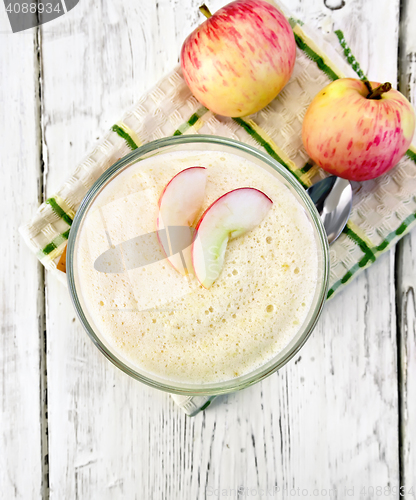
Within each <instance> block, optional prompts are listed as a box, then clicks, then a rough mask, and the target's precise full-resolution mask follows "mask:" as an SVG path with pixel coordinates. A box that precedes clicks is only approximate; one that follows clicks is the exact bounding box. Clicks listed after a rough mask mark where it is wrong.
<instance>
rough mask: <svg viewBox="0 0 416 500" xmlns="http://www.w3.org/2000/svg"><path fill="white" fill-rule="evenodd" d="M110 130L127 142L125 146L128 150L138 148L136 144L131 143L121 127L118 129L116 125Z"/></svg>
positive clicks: (129, 137) (131, 140)
mask: <svg viewBox="0 0 416 500" xmlns="http://www.w3.org/2000/svg"><path fill="white" fill-rule="evenodd" d="M111 130H112V131H113V132H115V133H116V134H118V135H119V136H120V137H121V138H123V139H124V140H125V141H126V142H127V145H128V146H129V148H130V149H137V148H138V146H137V144H136V143H135V142H134V141H133V139H132V138H131V136H130V135H129V134H128V133H127V132H126V131H125V130H123V129H122V128H121V127H119V126H118V125H113V126H112V127H111Z"/></svg>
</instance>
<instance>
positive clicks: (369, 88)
mask: <svg viewBox="0 0 416 500" xmlns="http://www.w3.org/2000/svg"><path fill="white" fill-rule="evenodd" d="M363 83H364V85H365V86H366V87H367V90H368V94H367V96H368V95H370V94H371V92H372V91H373V89H372V87H371V83H370V82H369V81H368V80H363Z"/></svg>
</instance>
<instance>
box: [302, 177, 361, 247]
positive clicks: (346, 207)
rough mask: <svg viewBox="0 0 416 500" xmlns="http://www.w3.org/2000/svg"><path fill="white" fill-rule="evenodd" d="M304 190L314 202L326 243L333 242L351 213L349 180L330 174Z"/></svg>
mask: <svg viewBox="0 0 416 500" xmlns="http://www.w3.org/2000/svg"><path fill="white" fill-rule="evenodd" d="M306 192H307V193H308V195H309V196H310V197H311V199H312V201H313V202H314V203H315V206H316V209H317V210H318V213H319V215H320V217H321V221H322V224H323V226H324V228H325V231H326V235H327V237H328V243H329V244H331V243H333V242H334V241H335V240H336V239H337V238H338V236H339V235H340V234H341V233H342V230H343V229H344V227H345V225H346V224H347V222H348V219H349V216H350V213H351V207H352V188H351V183H350V181H349V180H347V179H341V178H340V177H336V176H335V175H331V176H330V177H326V178H325V179H322V180H321V181H319V182H317V183H316V184H314V185H313V186H311V187H310V188H309V189H307V191H306Z"/></svg>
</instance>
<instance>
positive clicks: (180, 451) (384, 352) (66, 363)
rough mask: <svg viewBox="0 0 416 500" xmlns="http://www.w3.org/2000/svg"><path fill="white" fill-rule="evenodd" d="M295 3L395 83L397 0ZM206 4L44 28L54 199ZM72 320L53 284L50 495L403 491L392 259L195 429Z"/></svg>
mask: <svg viewBox="0 0 416 500" xmlns="http://www.w3.org/2000/svg"><path fill="white" fill-rule="evenodd" d="M225 3H226V2H225V1H215V2H210V5H209V6H210V8H211V9H212V10H213V11H214V10H216V8H218V7H220V6H221V5H223V4H225ZM335 3H336V2H335V1H332V2H327V4H328V5H331V6H334V5H335ZM341 3H342V2H341ZM287 4H288V6H289V7H290V8H292V10H294V11H295V14H297V16H298V17H300V18H301V19H303V20H304V21H305V22H307V23H308V24H311V25H313V26H320V25H321V26H328V25H329V24H330V22H329V20H328V17H327V16H328V15H331V16H332V18H333V19H334V20H335V21H336V23H337V27H339V28H341V29H343V31H344V33H345V36H346V39H347V40H348V41H349V42H350V45H351V48H352V50H353V52H354V53H355V54H356V56H357V58H358V59H359V61H360V62H361V64H362V67H363V69H364V71H366V72H368V74H369V75H370V76H371V78H374V79H380V80H384V79H389V80H393V81H396V79H397V67H396V61H397V47H398V16H399V1H398V0H394V1H391V0H379V1H377V2H376V1H375V0H371V1H368V2H362V1H360V0H350V1H349V2H347V3H346V5H344V6H343V7H342V8H340V9H338V10H331V9H329V8H326V7H324V6H323V3H322V2H321V1H320V0H313V1H310V2H302V1H301V0H296V1H293V2H290V5H289V2H287ZM198 5H199V2H197V1H196V0H192V1H191V0H186V1H182V2H179V1H173V0H171V1H167V0H166V1H159V2H158V3H153V2H148V1H145V0H142V1H137V0H136V1H135V2H133V1H132V0H129V1H126V2H123V3H122V4H117V3H111V4H110V3H109V2H106V3H96V2H93V1H92V0H84V1H83V2H80V4H79V5H78V6H77V7H76V8H75V9H74V10H72V11H71V12H70V13H69V14H68V15H66V16H64V17H62V18H60V19H58V20H56V21H54V22H53V23H50V24H47V25H45V26H44V27H42V29H41V30H42V67H43V96H44V101H43V114H42V127H43V136H44V150H43V151H44V160H45V165H46V169H47V182H46V186H45V187H46V191H47V193H48V194H52V193H53V191H54V190H55V189H56V188H57V187H58V186H59V185H60V183H61V182H62V181H63V179H64V178H65V177H66V176H67V174H68V173H69V172H70V171H71V170H72V169H73V167H74V165H76V164H77V163H78V162H79V161H80V160H81V159H82V157H83V156H84V154H85V153H86V152H87V151H88V150H89V149H90V148H91V146H92V145H93V143H94V141H95V139H97V138H98V137H100V136H102V135H103V133H104V132H105V131H106V130H107V129H108V128H109V127H110V126H111V125H112V124H113V123H114V122H115V121H117V120H118V119H119V117H120V116H121V114H122V112H123V111H124V110H126V109H127V108H128V107H129V106H130V105H131V104H132V103H133V102H135V101H136V100H138V98H139V97H140V95H141V94H142V93H143V92H144V91H145V90H146V89H148V88H150V87H151V86H152V85H153V84H154V83H155V82H156V81H157V80H158V79H159V78H160V77H161V76H163V74H165V73H166V72H167V71H169V70H170V69H171V68H172V66H173V65H174V64H176V62H177V60H178V55H179V50H180V46H181V44H182V41H183V40H184V38H185V37H186V35H187V34H188V33H189V32H190V31H191V30H192V29H193V28H194V27H195V26H196V25H197V24H198V22H200V21H201V17H200V16H199V15H198V12H197V7H198ZM410 253H411V249H410ZM413 282H414V280H413ZM74 316H75V314H74V311H73V309H72V306H71V304H70V301H69V297H68V292H67V291H66V290H65V289H64V288H63V287H62V285H61V284H60V283H58V282H56V281H55V280H54V279H53V278H51V277H47V365H48V396H49V397H48V414H49V462H50V498H52V499H59V500H60V499H62V498H71V499H72V498H73V499H88V500H90V499H100V500H101V499H118V498H120V499H121V498H129V499H130V498H140V499H142V498H145V499H148V498H155V499H156V498H157V499H158V498H167V499H176V498H178V499H192V500H193V499H195V498H205V497H206V496H214V495H215V491H216V490H220V491H225V492H228V496H229V497H232V494H233V492H235V493H236V492H237V490H240V493H241V492H244V491H247V490H244V488H249V489H251V490H253V491H255V490H256V489H257V491H259V489H269V490H270V489H273V491H274V492H275V493H276V495H275V497H276V498H293V497H294V496H295V497H296V496H305V495H302V493H299V494H295V495H293V493H291V490H292V489H294V490H296V489H297V488H300V490H301V491H302V490H305V491H307V492H308V495H309V496H310V497H313V496H315V497H316V496H317V495H316V494H314V493H313V492H314V491H316V490H318V491H319V494H318V496H320V497H323V496H325V495H324V494H323V490H326V491H328V490H329V489H332V490H333V491H334V489H336V490H337V494H336V495H335V496H334V498H340V499H341V498H345V488H346V487H348V488H354V490H355V491H354V492H355V498H370V495H369V494H362V495H361V496H360V495H359V491H360V490H361V489H362V488H368V487H369V486H373V487H376V486H383V487H384V486H387V485H390V486H393V485H395V486H397V485H398V484H399V480H400V477H399V476H400V474H399V453H398V450H399V443H398V397H397V388H398V381H397V359H396V354H397V345H396V317H395V288H394V255H393V253H390V254H388V255H385V256H383V257H382V258H381V259H380V260H379V261H378V262H377V263H376V264H375V265H374V266H372V267H371V269H369V270H368V271H367V272H365V273H364V274H363V275H361V276H360V277H359V278H357V280H355V281H354V282H353V283H352V284H351V285H350V286H349V287H348V289H347V290H346V291H344V292H343V293H342V294H341V295H340V296H338V297H336V298H335V299H334V300H333V301H331V303H329V304H328V306H327V308H326V310H325V312H324V315H323V317H322V320H321V321H320V323H319V326H318V327H317V329H316V331H315V332H314V334H313V336H312V337H311V339H310V340H309V341H308V343H307V344H306V345H305V347H304V348H303V349H302V351H301V352H300V355H299V356H297V357H296V358H295V359H293V360H292V361H291V362H290V363H289V364H288V365H287V366H286V367H284V368H283V369H282V370H280V371H279V372H278V373H275V374H274V375H273V376H271V377H269V378H268V379H266V380H265V381H263V382H262V383H261V384H258V385H256V386H254V387H251V388H249V389H247V390H245V391H242V392H240V393H237V394H232V395H230V396H228V397H223V398H221V399H219V400H217V401H216V402H215V403H214V405H213V406H212V407H210V409H209V410H207V411H206V412H204V413H203V414H200V415H198V416H197V417H195V418H194V419H189V418H187V417H185V415H184V414H183V413H182V412H181V411H180V410H179V409H178V408H177V407H176V406H175V405H174V403H173V402H172V401H171V399H170V398H169V397H168V396H167V395H166V394H163V393H160V392H157V391H155V390H153V389H150V388H147V387H145V386H143V385H141V384H139V383H137V382H135V381H133V380H131V379H129V378H128V377H127V376H126V375H124V374H123V373H121V372H120V371H118V370H117V369H116V368H115V367H113V366H112V365H111V364H110V363H109V362H107V361H106V360H105V359H104V358H103V356H102V355H101V354H100V353H99V352H98V350H97V349H96V348H95V346H93V344H92V343H91V341H90V340H89V338H88V337H87V335H86V334H85V333H84V331H83V330H82V328H81V326H80V325H79V324H78V322H77V321H76V320H75V317H74ZM413 345H414V344H413ZM278 488H280V491H277V489H278ZM283 490H284V491H283ZM211 493H212V495H211ZM223 496H224V495H223ZM246 496H247V495H246ZM252 496H253V495H252ZM240 497H244V496H243V493H241V494H240ZM234 498H237V494H235V495H234Z"/></svg>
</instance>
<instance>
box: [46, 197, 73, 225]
mask: <svg viewBox="0 0 416 500" xmlns="http://www.w3.org/2000/svg"><path fill="white" fill-rule="evenodd" d="M46 203H47V204H48V205H50V206H51V207H52V210H53V211H54V212H55V213H56V215H58V216H59V217H60V218H61V219H62V220H63V221H65V222H66V223H67V224H68V226H71V225H72V218H71V217H70V216H69V215H68V214H67V213H66V212H65V210H64V209H63V208H61V207H60V206H59V205H58V203H57V201H56V200H55V198H48V199H47V200H46Z"/></svg>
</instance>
